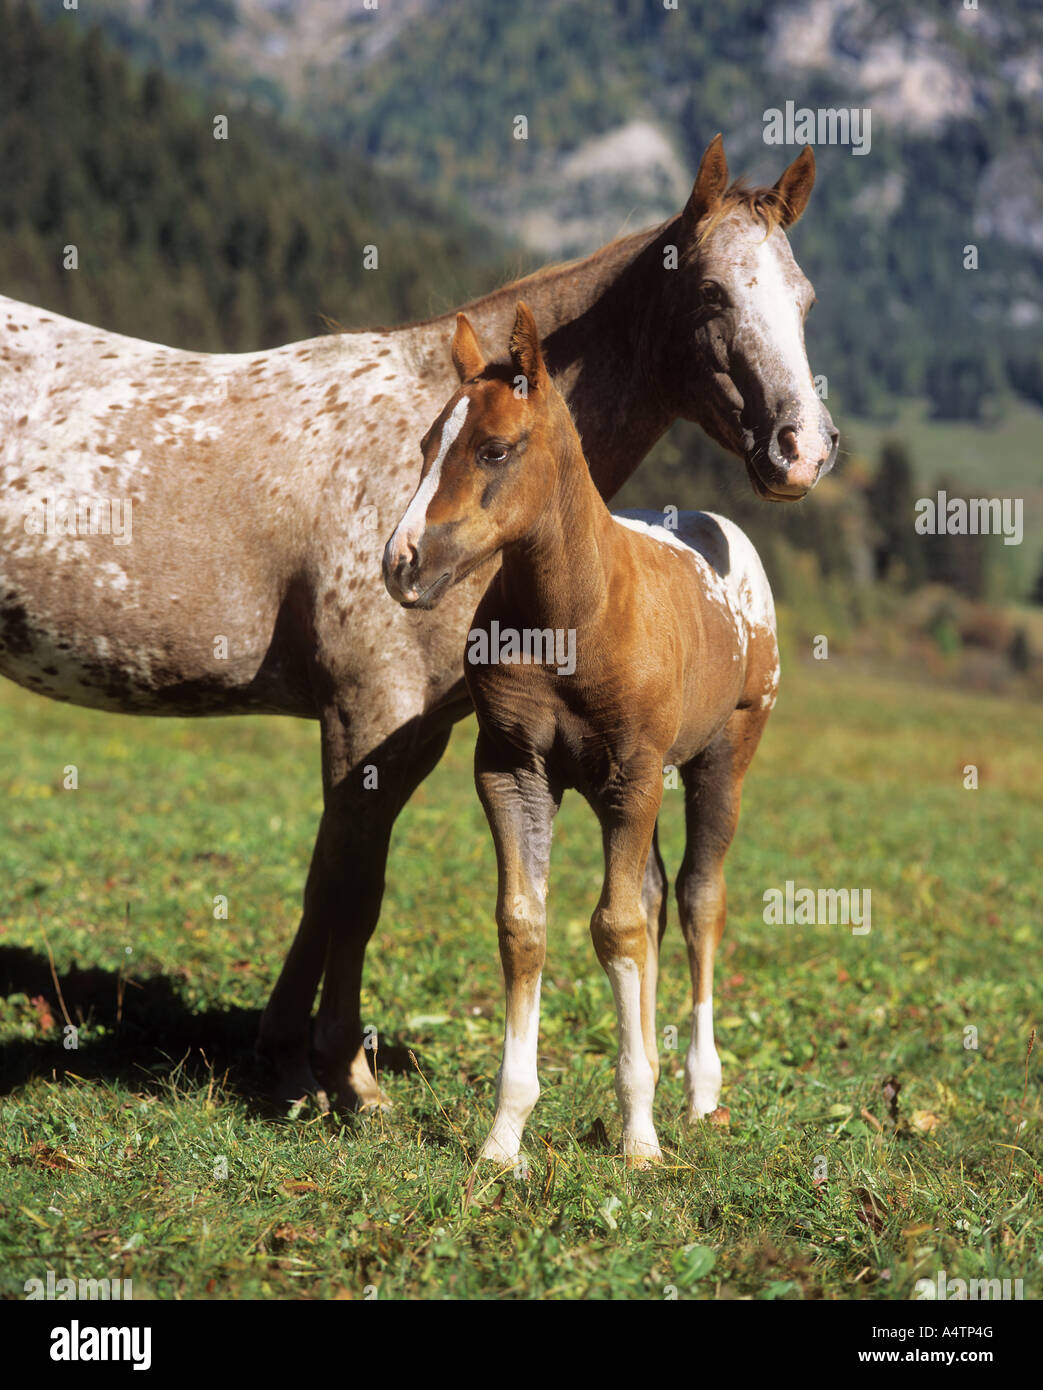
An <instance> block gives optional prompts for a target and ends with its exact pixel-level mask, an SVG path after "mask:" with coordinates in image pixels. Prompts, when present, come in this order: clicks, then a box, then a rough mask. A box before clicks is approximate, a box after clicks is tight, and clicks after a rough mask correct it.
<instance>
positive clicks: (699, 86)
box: [38, 0, 1043, 420]
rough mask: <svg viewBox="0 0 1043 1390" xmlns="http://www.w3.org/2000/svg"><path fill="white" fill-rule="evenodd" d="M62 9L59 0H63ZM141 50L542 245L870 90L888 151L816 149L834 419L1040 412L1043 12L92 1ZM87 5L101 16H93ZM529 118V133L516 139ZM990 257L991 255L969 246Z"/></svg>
mask: <svg viewBox="0 0 1043 1390" xmlns="http://www.w3.org/2000/svg"><path fill="white" fill-rule="evenodd" d="M38 2H39V4H40V5H41V6H46V8H47V9H48V11H51V10H52V9H53V6H52V5H51V3H50V0H38ZM89 10H90V16H89V18H90V20H91V21H93V20H95V19H99V18H100V20H101V22H102V24H103V25H104V27H105V30H106V32H107V34H108V35H109V37H110V38H111V39H113V41H115V42H116V43H118V44H119V45H120V46H122V47H123V48H125V49H126V50H127V51H129V52H130V53H131V54H133V56H134V57H135V59H137V60H138V61H140V62H146V63H152V64H156V65H159V66H161V67H162V68H163V70H164V71H167V72H171V73H177V74H178V75H179V76H180V77H181V78H183V79H184V80H186V81H189V82H192V83H194V84H196V85H197V86H198V87H199V88H200V89H202V90H206V91H211V92H220V93H222V94H224V95H225V96H226V97H229V98H230V97H231V96H233V95H238V96H240V97H249V98H250V99H251V100H253V101H254V102H261V103H264V104H265V105H267V106H268V107H269V108H270V109H272V110H273V111H277V112H279V113H281V114H282V115H284V116H287V117H291V118H293V119H294V120H295V121H297V122H298V123H299V124H300V125H301V127H302V128H304V129H306V130H307V131H309V132H311V133H318V134H320V135H322V136H325V137H329V138H331V139H332V140H333V142H334V143H335V145H336V147H337V148H338V149H339V150H347V151H351V152H353V153H354V154H356V155H358V156H361V157H364V158H365V159H367V160H371V161H373V162H374V163H376V164H377V165H378V166H379V167H381V168H382V169H385V170H388V171H391V172H394V173H396V174H398V175H401V176H403V177H404V178H405V179H407V180H408V181H409V183H410V185H411V186H413V187H424V188H428V189H434V190H436V191H437V193H438V195H439V196H440V197H445V196H447V195H450V196H454V197H457V198H460V199H466V200H467V203H468V206H469V207H470V209H471V211H472V212H473V213H474V215H476V216H479V217H481V218H483V219H484V221H485V222H486V223H487V225H489V226H491V227H493V228H495V229H496V230H497V231H500V232H506V233H507V234H508V235H510V236H511V237H516V238H518V239H520V240H521V241H522V242H524V243H525V244H526V245H528V246H529V247H530V248H531V249H532V250H533V251H535V252H538V253H539V255H540V256H541V257H542V258H547V257H561V256H564V255H572V254H576V253H580V252H585V251H588V250H592V249H593V248H594V247H595V246H597V245H599V244H600V243H601V242H603V241H605V240H607V239H609V238H610V237H611V236H614V235H615V234H617V233H618V232H619V231H620V230H621V229H622V227H623V226H624V224H626V225H629V226H640V225H642V224H645V223H650V222H654V221H657V220H659V219H661V218H662V217H665V216H666V215H667V214H669V213H671V212H674V211H676V210H677V208H678V207H679V206H680V205H681V202H682V200H683V198H684V197H685V194H686V192H687V188H688V186H689V185H690V180H691V176H692V174H693V173H694V169H695V166H696V162H697V160H698V157H699V155H700V153H701V151H702V150H703V148H704V147H705V145H706V143H707V141H708V139H709V138H710V136H712V135H713V134H714V132H715V131H717V130H722V131H723V132H724V133H725V140H726V148H727V150H728V153H729V158H730V160H731V163H732V166H733V169H734V170H735V171H736V172H738V171H741V170H748V171H749V172H750V173H752V174H753V175H755V176H758V177H763V178H765V179H767V180H770V181H774V179H775V178H776V177H777V176H778V173H779V172H780V170H781V168H782V166H783V164H784V162H785V161H786V159H787V158H788V157H792V155H793V154H794V153H796V150H795V149H794V148H792V147H791V148H790V149H789V150H786V149H785V148H783V147H769V146H766V145H765V144H764V141H763V130H764V122H763V113H764V111H765V110H766V109H767V108H770V107H778V108H780V109H781V108H782V107H784V105H785V103H786V101H787V100H792V101H794V102H795V103H796V105H797V106H810V107H819V106H824V107H831V106H832V107H840V106H843V107H856V106H857V107H864V106H868V107H869V108H870V109H871V112H872V144H871V150H870V152H869V153H868V154H866V155H864V156H855V155H853V154H852V153H851V151H850V150H849V149H846V148H839V147H833V148H830V147H819V148H818V149H817V150H816V154H817V156H818V159H819V170H820V177H819V187H818V188H817V190H816V193H815V202H814V204H813V216H810V217H809V218H808V219H807V220H806V222H805V223H803V224H801V226H800V227H798V228H797V229H796V232H795V235H794V242H795V246H796V251H797V254H798V257H799V258H800V259H801V261H802V263H804V264H805V265H807V266H808V267H809V269H810V273H811V274H812V277H813V278H814V280H815V283H816V287H817V289H818V295H819V303H818V307H817V308H816V311H815V315H814V318H813V320H812V323H811V327H810V329H809V338H810V345H811V348H812V354H813V360H814V361H815V362H816V371H819V372H825V373H826V374H827V375H828V378H829V385H830V400H831V404H834V405H835V407H836V410H837V411H840V412H842V413H846V414H849V415H856V416H868V417H874V418H883V417H886V416H887V415H888V414H889V413H890V411H891V409H892V407H893V402H894V400H895V398H898V397H908V396H922V397H925V398H926V400H927V402H928V408H929V410H930V412H931V414H932V415H933V416H936V417H940V418H946V419H967V420H981V419H989V418H993V417H995V416H997V415H998V414H1000V413H1002V411H1003V410H1004V409H1005V408H1006V406H1007V404H1008V403H1009V399H1010V397H1011V395H1017V396H1021V397H1023V398H1026V399H1029V400H1032V401H1034V402H1036V403H1037V404H1043V319H1041V316H1040V307H1039V304H1038V286H1039V280H1040V273H1041V271H1043V139H1041V135H1043V108H1041V104H1040V95H1041V92H1043V76H1041V73H1043V10H1041V8H1040V6H1039V5H1038V4H1037V3H1036V0H1007V3H1005V4H1004V5H1003V6H1002V7H997V6H992V5H985V4H983V5H981V6H980V8H977V9H970V10H968V9H965V8H963V6H962V5H960V4H952V3H950V0H882V2H881V0H876V3H870V0H771V3H768V0H717V3H715V4H713V5H693V4H687V3H683V4H680V5H678V7H677V8H676V9H674V10H667V9H665V8H664V7H663V5H662V4H658V3H657V4H652V3H649V0H543V2H542V3H541V4H539V5H525V6H506V5H503V4H502V3H501V0H466V3H460V0H445V2H444V3H440V0H382V2H381V3H380V5H379V6H378V8H376V9H364V8H363V6H362V3H361V0H352V2H351V3H350V4H343V3H340V2H339V0H92V2H91V5H90V7H89ZM86 20H87V15H86V14H85V15H84V19H83V20H82V21H80V22H81V23H82V22H86ZM519 114H521V115H525V116H526V118H527V120H528V132H527V139H525V140H517V139H515V138H514V119H515V117H516V116H517V115H519ZM970 243H974V244H977V245H978V247H979V269H977V270H976V271H971V270H965V269H964V268H963V248H964V246H965V245H967V244H970Z"/></svg>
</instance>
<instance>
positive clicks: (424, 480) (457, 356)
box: [384, 303, 580, 608]
mask: <svg viewBox="0 0 1043 1390" xmlns="http://www.w3.org/2000/svg"><path fill="white" fill-rule="evenodd" d="M453 364H454V365H455V367H456V370H457V374H458V375H459V377H460V381H461V386H460V389H459V390H458V391H457V392H456V394H455V395H454V396H453V397H452V398H451V399H450V401H449V403H448V404H447V405H446V407H445V409H444V410H443V411H442V413H441V415H439V417H438V419H437V420H436V421H435V423H434V424H433V425H432V426H431V428H430V429H429V430H428V432H427V434H426V435H425V436H424V438H423V440H422V441H421V444H420V447H421V450H422V451H423V455H424V464H423V468H422V470H421V474H420V485H419V486H418V488H417V490H416V492H415V493H414V494H413V499H412V501H411V502H410V504H409V506H408V507H407V508H406V512H405V515H404V516H403V517H402V520H401V521H400V522H399V523H398V526H397V527H396V528H395V531H394V534H393V535H392V537H391V539H390V540H389V541H388V543H387V545H386V546H385V547H384V583H385V585H386V586H387V590H388V593H389V594H390V595H391V596H392V598H396V599H398V601H399V603H401V604H403V606H405V607H407V608H433V607H434V606H435V604H436V603H437V602H438V600H439V599H440V598H441V597H442V595H443V594H444V593H445V591H446V589H448V588H449V586H450V585H451V584H455V583H456V582H457V581H458V580H460V579H463V578H464V577H465V575H467V574H469V573H470V572H471V570H473V569H476V568H477V567H478V566H479V565H480V564H481V563H482V561H483V560H487V559H489V558H490V556H492V555H495V554H496V553H497V551H499V550H500V549H502V548H503V546H505V545H509V544H510V543H511V542H512V541H516V540H520V539H521V538H522V537H523V536H525V535H527V534H528V532H529V531H530V530H531V529H532V527H533V525H534V524H535V522H536V521H537V520H538V518H539V516H540V514H541V513H542V512H543V510H544V508H545V507H546V505H547V501H548V499H549V498H551V497H553V495H554V490H555V484H556V481H557V477H558V461H559V459H561V458H562V457H563V456H564V454H565V453H566V452H568V451H571V450H573V449H575V450H579V449H580V443H579V436H578V435H577V434H576V430H575V426H574V425H573V423H572V418H571V416H570V415H569V411H568V407H567V406H566V404H565V402H564V401H563V400H562V398H561V396H560V395H559V394H558V392H557V390H556V389H555V387H554V385H553V384H552V382H551V380H550V377H549V375H548V373H547V368H546V366H545V365H544V361H543V355H542V353H541V351H540V340H539V333H538V331H537V328H536V323H535V320H534V319H533V316H532V314H531V312H530V311H529V308H528V306H527V305H525V304H521V303H519V305H518V309H517V313H516V316H515V320H514V328H513V330H512V332H511V341H510V357H509V361H508V362H507V363H506V364H496V363H493V364H487V363H486V361H485V357H484V354H483V353H482V350H481V348H480V347H479V345H478V340H477V338H476V337H475V333H474V329H473V328H472V327H471V324H470V321H469V319H468V318H467V316H466V315H465V314H458V315H457V318H456V334H455V336H454V338H453Z"/></svg>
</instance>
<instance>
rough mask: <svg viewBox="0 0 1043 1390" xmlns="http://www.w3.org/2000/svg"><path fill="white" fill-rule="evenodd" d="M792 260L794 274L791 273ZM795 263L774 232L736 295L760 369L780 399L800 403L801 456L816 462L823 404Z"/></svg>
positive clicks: (757, 252)
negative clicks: (811, 361)
mask: <svg viewBox="0 0 1043 1390" xmlns="http://www.w3.org/2000/svg"><path fill="white" fill-rule="evenodd" d="M786 261H789V262H790V264H791V265H792V267H793V271H794V272H795V273H789V272H788V270H787V265H786ZM798 275H799V272H796V263H795V262H794V261H793V258H792V253H791V252H790V250H789V243H788V242H787V241H786V239H785V237H784V235H783V233H782V232H781V231H778V230H774V231H772V232H771V233H770V234H769V235H768V236H767V237H764V238H762V239H761V241H760V242H759V243H758V244H757V246H756V248H755V250H754V254H753V257H752V269H751V271H750V273H749V276H748V278H747V273H746V271H745V270H744V271H742V272H741V275H740V280H739V284H738V288H737V291H736V294H737V297H738V299H739V303H740V319H741V321H742V324H743V327H742V328H741V329H740V334H744V333H748V334H750V335H751V336H752V337H753V338H754V339H755V340H756V343H757V344H758V346H759V348H760V352H759V353H758V354H757V355H758V356H759V358H760V368H761V371H762V372H763V373H764V378H765V380H766V381H768V382H771V383H773V384H775V386H776V389H777V391H778V393H779V394H780V396H782V397H783V398H790V399H792V400H793V401H794V402H795V403H796V404H797V416H798V418H797V419H794V420H793V421H792V422H791V423H792V424H793V425H794V426H795V427H796V428H797V433H798V444H799V447H800V452H801V454H806V455H809V456H811V457H813V458H817V457H818V454H819V452H820V450H821V439H820V435H819V420H820V415H821V404H820V402H819V399H818V396H817V395H816V394H815V386H814V382H813V380H812V376H811V366H810V364H809V362H808V354H807V349H806V348H805V346H804V331H803V317H802V313H801V302H800V298H799V294H798V281H797V276H798Z"/></svg>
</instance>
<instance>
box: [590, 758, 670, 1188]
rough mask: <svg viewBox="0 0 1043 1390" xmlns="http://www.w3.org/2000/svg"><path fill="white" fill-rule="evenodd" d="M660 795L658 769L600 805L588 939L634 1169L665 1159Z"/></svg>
mask: <svg viewBox="0 0 1043 1390" xmlns="http://www.w3.org/2000/svg"><path fill="white" fill-rule="evenodd" d="M662 795H663V782H662V775H661V773H660V772H659V770H658V765H657V766H656V767H655V770H654V776H645V777H641V778H640V779H635V780H634V781H633V782H632V783H631V785H630V786H628V787H627V789H626V790H625V792H624V793H623V796H622V798H620V797H619V794H618V792H617V793H616V795H615V796H614V797H613V799H612V804H611V806H610V807H605V806H599V805H598V804H597V803H596V802H595V805H594V809H595V811H596V812H597V815H598V819H599V820H600V821H601V831H602V838H603V841H604V847H605V883H604V886H603V888H602V890H601V898H600V900H599V902H598V905H597V908H596V910H595V912H594V916H593V917H592V918H591V922H590V934H591V937H592V938H593V941H594V949H595V951H596V952H597V956H598V960H599V961H600V962H601V964H602V967H603V968H604V970H605V973H606V974H607V975H608V978H609V981H610V983H611V985H612V993H613V995H614V996H615V1001H616V1019H617V1024H618V1029H619V1054H618V1058H617V1062H616V1095H617V1097H618V1099H619V1108H620V1110H621V1111H622V1114H623V1155H624V1158H625V1160H626V1164H627V1167H628V1168H645V1167H647V1166H648V1165H649V1164H650V1163H658V1162H661V1161H662V1157H663V1155H662V1151H661V1150H660V1148H659V1139H658V1137H657V1136H656V1132H655V1122H654V1120H653V1118H652V1102H653V1099H654V1097H655V1086H656V1073H657V1070H658V1067H657V1064H656V1061H655V1060H654V1059H655V1055H656V1053H655V1049H656V1040H655V997H654V993H650V991H649V988H648V985H649V984H651V983H652V982H651V981H650V980H649V979H648V976H649V974H650V973H651V972H652V971H654V970H655V968H656V961H655V958H654V957H652V958H650V956H649V952H650V944H651V943H650V940H649V924H648V913H647V909H646V906H645V902H644V901H643V894H642V884H643V880H644V877H645V866H646V864H647V861H648V855H649V850H650V848H651V845H652V836H653V833H654V831H655V823H656V817H657V815H658V814H659V804H660V801H661V800H662ZM653 990H654V985H653Z"/></svg>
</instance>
